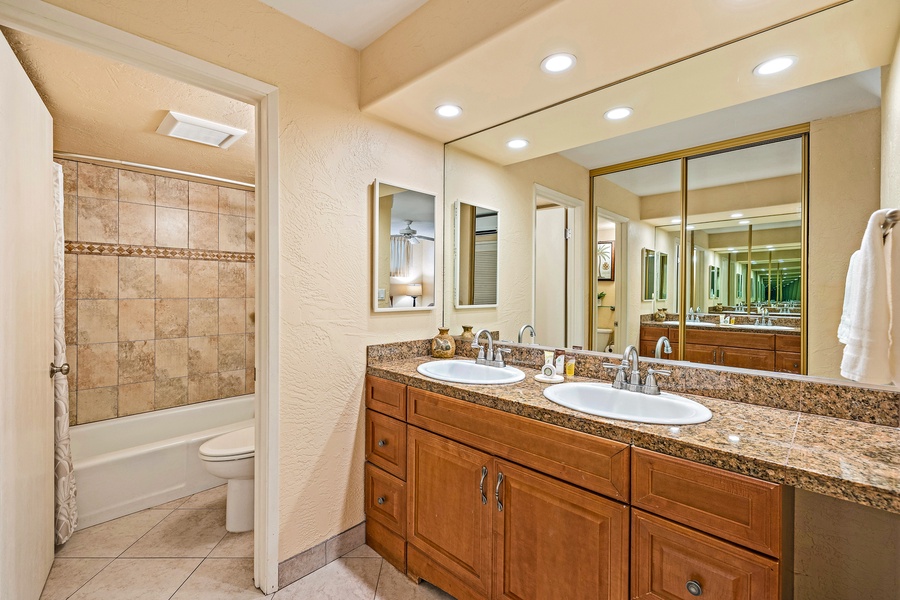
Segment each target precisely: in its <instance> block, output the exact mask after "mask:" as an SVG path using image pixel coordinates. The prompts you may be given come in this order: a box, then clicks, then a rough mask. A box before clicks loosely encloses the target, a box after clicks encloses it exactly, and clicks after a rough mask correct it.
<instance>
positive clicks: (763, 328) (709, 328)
mask: <svg viewBox="0 0 900 600" xmlns="http://www.w3.org/2000/svg"><path fill="white" fill-rule="evenodd" d="M706 323H709V321H706ZM641 327H661V328H667V327H672V328H677V327H678V325H677V324H676V325H673V324H667V323H665V322H661V321H641ZM687 328H688V329H690V330H691V331H693V330H698V331H722V330H727V331H735V332H742V333H775V334H778V335H800V328H799V327H792V328H791V329H777V328H772V327H768V328H767V327H766V326H762V325H760V326H753V327H748V326H741V325H719V324H718V323H712V324H710V325H691V324H690V323H687Z"/></svg>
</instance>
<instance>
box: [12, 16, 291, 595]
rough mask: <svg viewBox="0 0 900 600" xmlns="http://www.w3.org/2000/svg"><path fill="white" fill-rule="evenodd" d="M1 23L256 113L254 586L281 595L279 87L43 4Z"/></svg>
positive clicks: (265, 591)
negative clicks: (234, 102) (218, 96)
mask: <svg viewBox="0 0 900 600" xmlns="http://www.w3.org/2000/svg"><path fill="white" fill-rule="evenodd" d="M0 24H2V25H5V26H8V27H10V28H13V29H17V30H20V31H23V32H25V33H29V34H33V35H39V36H41V37H45V38H49V39H52V40H54V41H56V42H60V43H64V44H68V45H71V46H75V47H77V48H80V49H82V50H86V51H89V52H92V53H94V54H99V55H100V56H103V57H106V58H109V59H112V60H116V61H119V62H123V63H127V64H130V65H133V66H136V67H139V68H142V69H145V70H148V71H152V72H155V73H158V74H160V75H163V76H165V77H169V78H171V79H176V80H179V81H182V82H184V83H188V84H191V85H194V86H197V87H201V88H204V89H207V90H210V91H212V92H216V93H218V94H221V95H223V96H227V97H229V98H233V99H235V100H240V101H242V102H245V103H247V104H251V105H253V106H255V108H256V130H257V134H256V198H257V202H256V222H257V237H256V263H257V265H258V266H257V269H256V290H257V295H256V302H257V331H256V356H257V359H256V364H257V378H256V394H255V395H256V399H255V403H256V407H255V408H256V418H255V422H256V440H255V441H256V454H255V463H254V468H255V473H256V477H255V485H254V487H255V491H254V500H255V507H256V510H255V515H254V528H255V531H256V535H255V536H254V538H255V541H254V561H253V564H254V582H255V584H256V586H257V587H259V588H260V589H261V590H262V591H263V592H264V593H267V594H269V593H272V592H274V591H276V590H277V589H278V533H279V531H278V530H279V497H278V488H279V473H278V462H279V461H278V458H279V457H278V449H279V448H278V414H279V402H278V398H279V382H278V371H279V356H278V340H279V321H278V314H279V298H278V291H279V286H278V284H279V268H278V243H279V239H278V231H279V229H278V221H279V219H278V217H279V213H278V196H279V184H278V167H279V164H278V162H279V158H278V88H277V87H275V86H273V85H270V84H268V83H265V82H263V81H259V80H257V79H253V78H251V77H247V76H246V75H242V74H240V73H237V72H235V71H231V70H229V69H226V68H224V67H220V66H218V65H214V64H212V63H209V62H206V61H204V60H201V59H199V58H196V57H193V56H190V55H188V54H185V53H183V52H179V51H177V50H174V49H172V48H168V47H165V46H163V45H161V44H157V43H155V42H152V41H150V40H147V39H144V38H141V37H139V36H136V35H134V34H131V33H127V32H125V31H122V30H120V29H116V28H114V27H111V26H109V25H105V24H103V23H99V22H97V21H94V20H92V19H89V18H87V17H84V16H82V15H79V14H76V13H73V12H70V11H67V10H65V9H62V8H59V7H57V6H53V5H50V4H45V3H44V2H42V1H41V0H0Z"/></svg>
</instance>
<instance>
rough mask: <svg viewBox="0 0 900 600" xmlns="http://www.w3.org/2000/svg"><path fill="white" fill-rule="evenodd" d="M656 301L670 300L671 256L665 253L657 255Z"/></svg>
mask: <svg viewBox="0 0 900 600" xmlns="http://www.w3.org/2000/svg"><path fill="white" fill-rule="evenodd" d="M656 266H657V269H656V299H657V300H668V299H669V255H668V254H666V253H665V252H657V253H656Z"/></svg>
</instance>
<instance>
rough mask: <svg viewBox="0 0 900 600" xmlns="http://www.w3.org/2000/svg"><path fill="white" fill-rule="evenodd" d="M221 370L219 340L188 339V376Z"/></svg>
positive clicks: (208, 337)
mask: <svg viewBox="0 0 900 600" xmlns="http://www.w3.org/2000/svg"><path fill="white" fill-rule="evenodd" d="M218 370H219V338H218V337H216V336H204V337H192V338H188V375H202V374H205V373H214V372H216V371H218Z"/></svg>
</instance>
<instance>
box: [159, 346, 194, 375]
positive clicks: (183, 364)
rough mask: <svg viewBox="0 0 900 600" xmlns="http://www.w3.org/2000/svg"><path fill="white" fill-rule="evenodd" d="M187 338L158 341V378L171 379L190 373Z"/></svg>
mask: <svg viewBox="0 0 900 600" xmlns="http://www.w3.org/2000/svg"><path fill="white" fill-rule="evenodd" d="M187 358H188V344H187V338H175V339H171V340H157V341H156V378H157V379H170V378H172V377H185V376H187V374H188V365H187Z"/></svg>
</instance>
